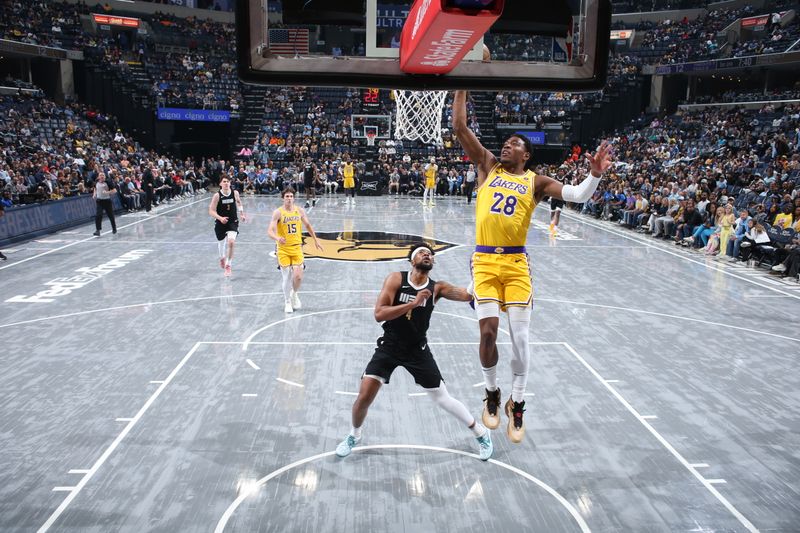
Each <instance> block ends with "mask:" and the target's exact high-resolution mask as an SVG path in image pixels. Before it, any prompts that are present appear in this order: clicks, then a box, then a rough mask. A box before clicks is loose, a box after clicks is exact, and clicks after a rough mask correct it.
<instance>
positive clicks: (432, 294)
mask: <svg viewBox="0 0 800 533" xmlns="http://www.w3.org/2000/svg"><path fill="white" fill-rule="evenodd" d="M408 257H409V261H411V271H410V272H392V273H391V274H389V275H388V276H387V277H386V279H385V280H384V281H383V288H382V289H381V292H380V294H379V295H378V301H377V302H375V320H376V321H378V322H383V336H382V337H380V338H379V339H378V346H377V348H375V354H374V355H373V356H372V359H371V360H370V362H369V363H368V364H367V368H366V370H364V374H363V375H362V376H361V388H360V390H359V391H358V398H356V401H355V402H354V403H353V412H352V423H353V426H352V428H351V429H350V433H349V434H348V435H347V437H345V439H344V440H343V441H342V442H341V443H340V444H339V445H338V446H337V447H336V455H338V456H339V457H347V456H348V455H350V452H351V451H352V450H353V447H354V446H355V445H356V444H358V443H359V442H360V441H361V426H362V425H363V424H364V419H365V418H366V417H367V411H368V410H369V407H370V405H372V402H373V401H375V397H376V396H377V395H378V391H379V390H380V388H381V385H383V384H384V383H385V384H387V385H388V384H389V378H390V377H391V376H392V372H394V369H395V368H397V367H398V366H402V367H404V368H405V369H406V370H408V372H409V373H410V374H411V375H412V376H413V377H414V381H416V382H417V384H418V385H419V386H421V387H422V388H423V389H425V390H426V391H427V392H428V396H430V398H431V399H432V400H433V401H434V402H435V403H436V404H437V405H439V406H440V407H441V408H442V409H444V410H445V411H447V412H448V413H450V414H452V415H453V416H455V417H456V418H457V419H458V420H459V421H460V422H461V423H462V424H464V425H465V426H467V427H468V428H469V429H470V430H471V431H472V433H473V435H475V438H476V439H477V440H478V450H479V455H480V458H481V459H482V460H483V461H486V460H488V459H489V458H490V457H491V456H492V451H493V449H494V448H493V446H492V436H491V432H490V431H489V430H488V429H486V428H485V427H483V425H482V424H480V423H479V422H477V421H476V420H475V418H474V417H473V416H472V415H471V414H470V412H469V410H468V409H467V408H466V407H465V406H464V404H463V403H461V402H459V401H458V400H456V399H455V398H453V397H452V396H450V393H449V392H448V391H447V387H445V384H444V380H443V379H442V375H441V373H440V372H439V367H438V366H437V365H436V361H435V360H434V359H433V354H432V353H431V349H430V348H429V347H428V339H427V337H426V334H427V332H428V325H429V323H430V319H431V314H432V313H433V306H434V304H435V303H436V301H437V300H439V298H445V299H447V300H455V301H458V302H469V301H472V295H471V294H470V293H469V292H468V291H467V290H466V289H464V288H462V287H455V286H453V285H450V284H449V283H446V282H443V281H438V282H437V281H433V280H432V279H430V278H429V277H428V273H429V272H430V270H431V269H432V268H433V262H434V261H433V251H431V249H430V248H428V247H427V246H426V245H424V244H417V245H415V246H413V247H412V248H411V251H410V252H409V254H408Z"/></svg>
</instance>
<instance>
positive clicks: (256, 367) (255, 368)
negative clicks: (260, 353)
mask: <svg viewBox="0 0 800 533" xmlns="http://www.w3.org/2000/svg"><path fill="white" fill-rule="evenodd" d="M247 364H248V365H250V367H251V368H252V369H253V370H261V367H260V366H258V365H257V364H255V363H254V362H253V360H252V359H247Z"/></svg>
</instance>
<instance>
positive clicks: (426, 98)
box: [394, 89, 447, 145]
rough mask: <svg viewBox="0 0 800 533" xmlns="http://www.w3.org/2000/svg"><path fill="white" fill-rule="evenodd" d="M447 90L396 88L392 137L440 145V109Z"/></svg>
mask: <svg viewBox="0 0 800 533" xmlns="http://www.w3.org/2000/svg"><path fill="white" fill-rule="evenodd" d="M446 98H447V91H407V90H400V89H396V90H395V91H394V101H395V103H396V104H397V117H396V120H395V129H394V138H395V139H398V140H401V139H409V140H412V141H422V142H423V143H425V144H436V145H441V144H443V143H442V111H444V101H445V99H446Z"/></svg>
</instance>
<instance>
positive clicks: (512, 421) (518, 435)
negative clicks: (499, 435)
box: [506, 398, 525, 444]
mask: <svg viewBox="0 0 800 533" xmlns="http://www.w3.org/2000/svg"><path fill="white" fill-rule="evenodd" d="M524 412H525V402H524V401H522V402H515V401H513V400H512V399H511V398H509V399H508V401H507V402H506V416H508V430H507V433H508V438H509V439H510V440H511V442H513V443H515V444H518V443H520V442H522V437H524V436H525V424H524V423H523V421H522V413H524Z"/></svg>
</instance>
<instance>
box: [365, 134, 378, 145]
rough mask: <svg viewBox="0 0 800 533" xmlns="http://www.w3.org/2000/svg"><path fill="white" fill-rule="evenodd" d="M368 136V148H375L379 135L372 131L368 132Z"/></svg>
mask: <svg viewBox="0 0 800 533" xmlns="http://www.w3.org/2000/svg"><path fill="white" fill-rule="evenodd" d="M366 135H367V146H375V137H377V136H378V134H377V133H375V132H372V131H368V132H367V134H366Z"/></svg>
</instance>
